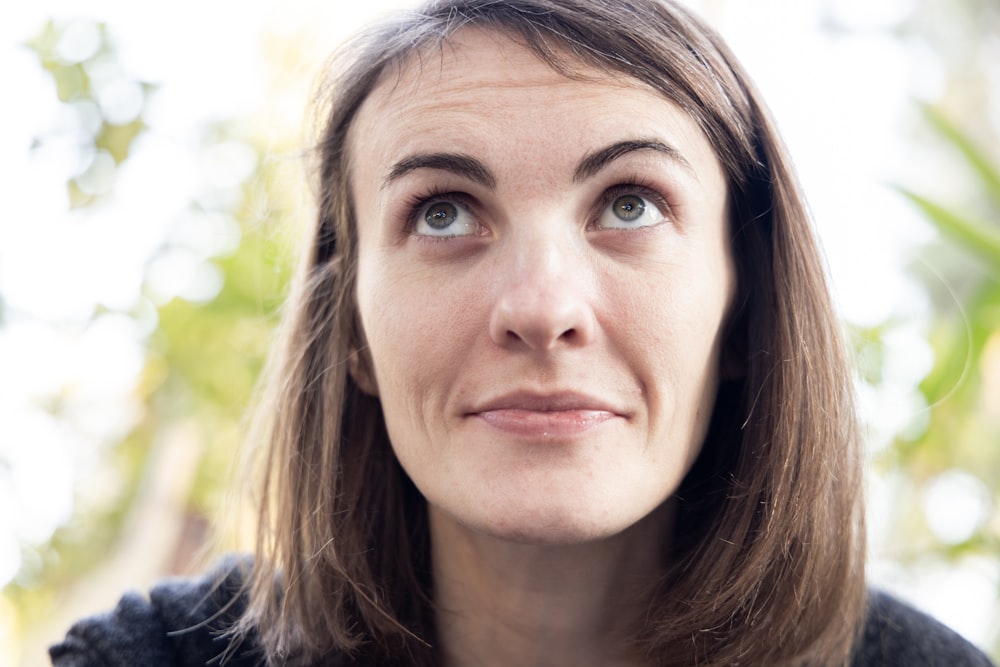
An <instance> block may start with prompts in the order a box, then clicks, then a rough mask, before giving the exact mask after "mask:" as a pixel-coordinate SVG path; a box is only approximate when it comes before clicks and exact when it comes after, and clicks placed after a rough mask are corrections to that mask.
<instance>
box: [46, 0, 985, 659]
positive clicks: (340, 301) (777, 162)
mask: <svg viewBox="0 0 1000 667" xmlns="http://www.w3.org/2000/svg"><path fill="white" fill-rule="evenodd" d="M342 53H343V55H342V56H341V59H340V60H339V61H338V63H339V65H338V67H337V69H336V71H335V75H334V77H333V80H332V82H331V83H330V85H329V88H328V92H327V94H326V95H325V102H326V105H327V107H326V109H325V113H324V118H325V121H324V129H323V135H322V138H321V140H320V142H319V145H318V153H319V157H320V165H319V171H318V175H319V192H320V201H319V215H318V221H317V226H316V228H315V232H314V234H313V238H312V245H311V247H310V248H309V252H308V254H307V256H306V261H305V265H304V267H303V271H302V276H301V279H300V281H299V283H298V287H297V290H296V292H295V294H294V295H293V297H292V301H291V306H290V309H289V311H288V323H287V329H286V337H285V342H284V345H283V352H282V356H281V358H280V359H279V360H278V361H277V364H276V366H275V371H274V373H273V374H272V377H271V380H270V385H269V387H270V390H271V394H270V396H269V398H268V403H267V404H266V405H265V406H264V408H263V409H262V410H261V411H260V414H261V415H263V416H266V418H267V420H266V422H265V423H264V424H263V428H262V433H263V436H264V441H265V442H266V443H267V451H266V452H265V453H264V459H263V466H264V470H265V477H264V494H263V497H264V498H265V501H264V503H263V506H262V509H261V519H260V532H259V544H258V548H257V554H256V558H255V559H254V561H253V563H252V566H251V563H250V562H249V561H242V562H232V561H230V562H229V563H228V564H226V565H224V566H223V567H222V569H221V575H219V576H214V577H209V578H208V579H206V580H203V581H200V582H193V583H192V582H181V583H174V584H167V585H165V586H163V587H160V588H159V589H156V590H155V591H154V593H153V597H152V601H151V603H146V602H145V601H142V600H140V599H138V598H136V597H126V598H125V599H123V602H122V604H121V605H120V606H119V609H118V610H116V612H115V614H114V615H112V616H110V617H105V618H103V619H99V620H96V621H94V620H92V621H85V622H83V623H82V624H80V625H78V626H77V627H76V628H74V630H73V631H71V633H70V635H69V637H68V638H67V640H66V642H65V643H63V644H61V645H60V646H57V647H54V648H53V651H52V655H53V658H54V660H55V662H56V664H59V665H63V664H66V665H75V664H96V663H91V662H88V661H87V660H86V659H85V656H87V655H92V654H94V653H95V652H97V651H98V650H100V651H104V654H103V655H104V658H103V659H105V660H110V659H111V658H108V656H116V657H118V658H121V659H122V660H124V661H129V660H130V661H131V662H132V663H134V664H139V663H140V662H141V664H175V663H176V664H205V663H206V662H207V661H209V660H213V659H219V660H221V661H223V663H224V664H258V663H264V662H269V663H270V664H366V665H389V664H396V665H437V664H443V665H576V666H580V665H735V664H740V665H845V664H855V665H874V664H907V665H915V664H938V663H942V664H944V663H945V661H947V664H984V665H985V664H989V663H988V661H987V660H986V658H985V657H984V656H982V655H981V654H979V653H978V652H977V651H975V649H973V648H971V647H970V646H968V645H967V644H965V643H964V642H963V641H962V640H960V639H959V638H957V636H955V635H953V634H951V633H950V632H949V631H947V630H945V629H944V628H942V627H941V626H939V625H937V624H936V623H934V622H933V621H930V620H929V619H926V617H922V616H919V615H918V614H916V612H913V611H912V610H909V609H907V608H905V607H903V606H902V605H900V604H899V603H896V602H894V601H892V600H890V599H888V598H886V597H885V596H880V595H875V594H873V595H871V596H869V595H868V594H867V593H866V588H865V580H864V528H863V511H862V497H861V482H860V475H861V453H860V444H859V437H858V429H857V425H856V422H855V412H854V408H853V405H852V401H851V376H850V371H849V369H848V368H847V365H846V362H845V356H844V351H843V349H842V344H841V341H840V338H839V335H838V323H837V321H836V319H835V317H834V315H833V313H832V311H831V308H830V303H829V296H828V292H827V288H826V285H825V284H824V275H823V267H822V263H821V260H820V256H819V252H818V250H817V247H816V243H815V240H814V238H813V233H812V230H811V229H810V226H809V223H808V219H807V215H806V212H805V207H804V204H803V199H802V196H801V194H800V193H799V191H798V189H797V186H796V183H795V179H794V176H793V174H792V173H791V170H790V167H789V163H788V159H787V157H786V155H785V153H784V149H783V147H782V146H781V144H780V141H779V140H778V138H777V134H776V132H775V131H774V129H773V126H772V124H771V121H770V119H769V117H768V115H767V113H766V112H765V110H764V108H763V104H762V102H761V101H760V99H759V97H758V95H757V93H756V92H755V91H754V89H753V88H752V86H751V85H750V83H749V80H748V77H747V76H746V74H745V73H744V72H743V71H742V69H741V68H740V67H739V65H738V64H737V63H736V62H735V60H734V58H733V57H732V55H731V54H730V52H729V51H728V49H727V48H726V47H725V45H724V44H723V43H722V42H721V40H720V39H719V38H718V37H717V36H716V35H715V34H714V33H713V32H712V31H711V30H710V29H708V28H707V27H706V26H705V25H704V24H702V23H701V22H700V21H699V20H698V19H696V18H694V17H693V16H691V15H690V14H689V13H687V12H686V11H685V10H683V9H681V8H679V7H676V6H674V5H673V4H672V3H671V2H669V1H665V0H664V1H661V0H630V1H628V2H614V3H610V2H605V1H604V0H560V1H554V0H518V1H515V2H497V1H495V0H444V1H441V2H432V3H431V4H429V5H428V6H426V7H424V8H423V9H422V10H421V11H420V12H419V13H415V14H412V15H408V16H406V17H403V18H401V19H399V20H398V21H396V22H393V23H389V24H385V25H383V26H380V27H378V28H376V29H374V30H372V31H370V32H369V33H366V35H364V36H363V37H361V38H359V39H358V40H357V41H356V42H353V43H352V44H351V45H349V46H348V47H347V48H345V49H344V51H343V52H342ZM220 577H222V580H221V581H219V578H220ZM128 651H140V653H135V652H132V653H129V652H128ZM122 656H128V658H127V659H126V658H122Z"/></svg>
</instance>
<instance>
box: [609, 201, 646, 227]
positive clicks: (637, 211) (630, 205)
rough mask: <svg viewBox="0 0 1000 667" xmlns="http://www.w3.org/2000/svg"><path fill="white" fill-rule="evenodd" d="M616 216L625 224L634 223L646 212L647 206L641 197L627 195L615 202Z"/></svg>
mask: <svg viewBox="0 0 1000 667" xmlns="http://www.w3.org/2000/svg"><path fill="white" fill-rule="evenodd" d="M613 208H614V212H615V216H617V217H618V219H619V220H624V221H625V222H632V221H633V220H637V219H638V218H640V217H641V216H642V214H643V213H644V212H645V211H646V204H645V203H644V202H643V201H642V198H641V197H636V196H635V195H625V196H624V197H619V198H618V199H616V200H615V202H614V204H613Z"/></svg>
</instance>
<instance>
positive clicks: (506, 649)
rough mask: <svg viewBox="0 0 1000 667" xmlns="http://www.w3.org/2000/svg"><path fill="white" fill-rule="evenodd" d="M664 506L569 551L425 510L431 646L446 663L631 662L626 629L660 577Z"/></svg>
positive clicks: (552, 665) (451, 666)
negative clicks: (433, 625) (434, 642)
mask: <svg viewBox="0 0 1000 667" xmlns="http://www.w3.org/2000/svg"><path fill="white" fill-rule="evenodd" d="M671 515H672V507H670V506H669V505H664V506H662V507H660V508H659V509H657V510H656V511H654V512H653V513H652V514H650V515H649V516H647V517H646V518H645V519H643V520H642V521H640V522H639V523H638V524H636V525H634V526H632V527H630V528H629V529H627V530H626V531H624V532H622V533H620V534H618V535H615V536H612V537H609V538H605V539H602V540H598V541H590V542H585V543H580V544H571V545H532V544H518V543H512V542H509V541H505V540H503V539H499V538H496V537H492V536H488V535H484V534H483V533H478V532H474V531H471V530H469V529H467V528H465V527H463V526H461V525H459V524H458V523H456V522H455V521H454V520H452V519H451V518H450V517H447V516H444V515H442V514H440V513H438V512H436V511H435V510H434V509H433V508H432V509H431V514H430V519H431V539H432V553H433V555H434V557H433V561H434V601H435V606H436V608H437V610H438V611H437V629H438V641H439V644H440V646H441V649H442V654H443V656H444V664H445V665H447V667H469V666H472V665H475V666H476V667H480V666H500V665H518V666H520V667H533V666H536V665H546V666H547V667H559V666H562V665H573V666H574V667H585V666H588V665H602V666H611V665H616V666H617V665H621V666H624V665H637V664H639V663H638V662H636V661H635V660H634V659H633V658H634V656H632V655H630V652H629V650H628V646H629V638H630V634H631V631H632V630H633V629H634V627H635V626H634V623H635V622H636V620H637V619H638V618H640V617H641V614H642V613H643V611H644V610H645V605H646V602H647V600H648V597H647V596H648V592H649V591H650V590H651V588H652V587H653V586H654V585H655V584H656V583H657V581H658V580H659V577H660V575H661V574H662V564H663V556H664V554H665V553H666V548H667V545H666V541H667V540H666V535H668V534H669V532H670V530H669V528H670V525H669V524H670V517H671Z"/></svg>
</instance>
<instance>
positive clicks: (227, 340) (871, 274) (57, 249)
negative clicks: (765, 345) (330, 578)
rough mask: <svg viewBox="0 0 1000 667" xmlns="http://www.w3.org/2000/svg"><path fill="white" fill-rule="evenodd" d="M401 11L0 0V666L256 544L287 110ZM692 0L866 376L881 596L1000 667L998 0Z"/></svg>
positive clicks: (289, 224) (334, 5)
mask: <svg viewBox="0 0 1000 667" xmlns="http://www.w3.org/2000/svg"><path fill="white" fill-rule="evenodd" d="M411 4H412V3H408V2H400V1H398V0H397V1H395V2H393V1H391V0H387V1H385V2H379V1H377V0H369V1H368V2H365V3H339V2H333V0H327V1H326V2H319V1H318V0H281V2H278V1H277V0H243V1H241V2H236V1H235V0H230V1H221V0H220V1H216V2H205V1H202V2H198V3H195V2H192V1H190V0H185V1H180V2H174V3H169V5H168V3H126V2H114V1H113V0H106V1H101V0H78V1H70V0H66V1H65V2H57V1H54V0H48V1H42V2H36V3H5V4H4V5H3V6H2V8H0V75H2V76H0V84H2V86H3V90H4V94H3V97H4V99H5V100H6V101H5V102H4V103H3V106H2V110H0V155H2V156H3V160H2V161H0V193H2V201H3V215H2V216H0V587H2V596H0V664H5V665H36V664H42V663H44V662H45V656H44V650H45V647H46V646H47V645H48V644H49V643H51V642H53V641H55V640H57V639H58V638H60V637H61V636H62V634H63V633H64V632H65V631H66V629H67V628H68V626H69V625H70V624H71V622H72V621H73V620H74V619H76V618H78V617H80V616H82V615H86V614H89V613H93V612H95V611H98V610H101V609H106V608H108V607H110V606H112V605H114V604H115V602H116V600H117V598H118V596H119V595H120V594H121V593H122V592H123V591H124V590H126V589H129V588H137V589H140V590H141V589H146V588H148V587H149V585H150V584H151V583H152V582H154V581H155V580H157V579H159V578H162V577H163V576H166V575H170V574H184V573H189V572H191V571H193V570H197V569H198V568H200V567H201V566H202V565H203V562H204V561H203V560H202V558H201V556H200V554H201V553H202V550H203V549H204V547H205V545H206V544H208V543H212V542H214V543H218V545H219V546H218V547H217V548H223V549H232V548H241V546H242V545H244V544H245V543H246V539H247V537H248V536H249V535H248V534H247V533H246V531H240V530H238V529H237V530H226V531H222V532H217V531H215V529H214V526H216V524H217V522H218V520H219V517H220V513H221V512H222V510H223V508H225V507H227V506H237V507H238V506H239V504H238V503H232V502H231V500H232V497H231V489H232V483H231V482H232V476H233V473H234V470H235V465H236V463H237V460H238V458H239V455H238V448H239V442H240V437H241V433H242V426H243V416H244V411H245V408H246V406H247V404H248V401H249V400H250V398H251V396H252V393H253V387H254V382H255V378H256V376H257V373H258V371H259V370H260V368H261V366H262V363H263V359H264V357H265V354H266V350H267V348H268V345H269V341H270V339H271V336H272V330H273V327H274V325H275V323H276V318H277V313H278V310H279V307H280V304H281V300H282V296H283V294H284V291H285V288H286V286H287V281H288V277H289V273H290V268H291V263H292V260H291V250H292V248H293V245H294V241H295V238H296V236H297V234H298V229H299V228H300V226H301V225H302V224H303V223H307V222H308V221H309V217H310V208H311V204H310V198H311V194H310V187H309V185H308V184H307V182H306V180H305V179H304V173H305V169H304V167H305V164H304V162H305V160H304V151H303V149H304V147H305V146H306V145H307V141H308V132H307V131H306V127H305V123H304V121H305V119H306V108H307V106H308V105H309V102H310V99H311V93H312V90H313V87H314V85H315V83H316V81H317V78H318V76H319V75H320V74H321V72H322V68H323V63H324V61H325V59H326V57H327V56H328V55H329V53H330V51H331V50H332V49H333V47H334V46H335V45H336V44H337V43H339V42H340V41H341V40H342V39H343V37H344V36H345V35H347V34H348V33H350V32H353V31H354V30H356V29H357V28H358V26H360V25H361V24H363V23H364V22H366V21H368V20H370V19H371V18H372V17H374V16H377V15H379V14H382V13H384V12H385V11H387V10H388V9H390V8H392V7H400V6H407V5H411ZM686 4H688V5H690V6H691V7H692V8H693V9H695V10H696V11H698V12H699V13H701V14H702V15H703V16H705V17H706V18H707V19H708V20H709V21H710V22H711V23H712V24H713V25H715V26H716V27H717V28H718V29H719V30H720V31H721V32H722V33H723V35H724V36H725V37H727V39H728V40H729V41H730V44H731V45H732V47H733V48H734V50H735V51H736V53H737V55H738V56H739V57H740V58H741V59H742V60H743V62H744V64H745V65H746V67H747V68H748V69H749V71H750V72H751V73H752V74H753V75H754V77H755V79H756V80H757V82H758V84H759V86H760V87H761V88H762V89H763V92H764V95H765V97H766V98H767V99H768V100H769V102H770V104H771V106H772V109H773V111H774V114H775V115H776V117H777V119H778V124H779V127H780V128H781V129H782V131H783V133H784V135H785V138H786V140H787V142H788V143H789V145H790V148H791V151H792V154H793V156H794V158H795V160H796V163H797V166H798V168H799V171H800V175H801V178H802V181H803V183H804V186H805V189H806V192H807V193H808V195H809V198H810V202H811V205H812V208H813V212H814V215H815V218H816V224H817V227H818V228H819V231H820V234H821V238H822V241H823V244H824V247H825V249H826V252H827V255H828V262H829V268H830V273H831V276H832V280H833V283H834V287H835V291H836V297H837V302H838V306H839V308H840V311H841V313H842V316H843V319H844V326H845V328H846V329H847V331H848V332H849V337H850V340H851V342H852V345H853V346H854V350H855V353H856V357H857V361H858V381H857V387H858V394H859V396H860V398H861V407H862V411H863V419H864V422H865V427H866V432H867V435H868V452H869V472H870V475H869V515H870V527H871V546H870V561H869V562H870V570H871V577H872V579H873V581H874V582H875V583H877V584H878V585H880V586H882V587H885V588H888V589H889V590H892V591H894V592H895V593H897V594H898V595H900V596H901V597H903V598H905V599H907V600H910V601H911V602H913V603H914V604H916V605H917V606H919V607H921V608H924V609H925V610H927V611H928V612H930V613H931V614H933V615H935V616H937V617H938V618H940V619H942V620H943V621H945V622H946V623H948V624H949V625H951V626H952V627H953V628H955V629H956V630H957V631H958V632H960V633H961V634H963V635H964V636H966V637H967V638H968V639H970V640H971V641H973V642H975V643H977V644H978V645H980V646H982V647H983V648H985V649H986V650H987V651H988V652H990V653H991V654H992V656H993V657H994V659H1000V602H998V591H1000V512H998V509H997V507H998V504H997V503H998V500H1000V140H998V137H1000V4H998V3H997V2H996V0H883V1H881V2H878V3H874V2H870V1H868V0H795V1H794V2H792V1H791V0H757V1H756V2H754V3H747V2H740V1H739V0H688V1H687V2H686ZM348 5H350V7H348ZM361 5H363V6H361ZM637 29H640V28H638V27H637ZM229 519H230V520H229V521H228V522H227V524H226V525H229V526H234V525H235V526H238V525H239V524H240V517H239V513H238V512H233V513H231V514H230V516H229Z"/></svg>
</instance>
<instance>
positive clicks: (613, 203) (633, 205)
mask: <svg viewBox="0 0 1000 667" xmlns="http://www.w3.org/2000/svg"><path fill="white" fill-rule="evenodd" d="M622 190H625V192H622ZM601 205H602V207H603V209H602V210H601V213H600V215H599V216H598V217H597V220H595V221H594V228H595V229H639V228H641V227H652V226H653V225H658V224H660V223H661V222H663V221H664V220H666V219H667V218H666V215H665V213H664V209H663V206H662V205H661V204H660V203H659V202H658V199H657V198H655V197H654V196H653V195H646V194H644V193H643V191H638V192H637V191H636V188H635V187H632V186H623V187H622V188H613V189H612V190H611V191H610V192H609V193H607V194H606V195H605V199H604V201H603V203H602V204H601Z"/></svg>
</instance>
